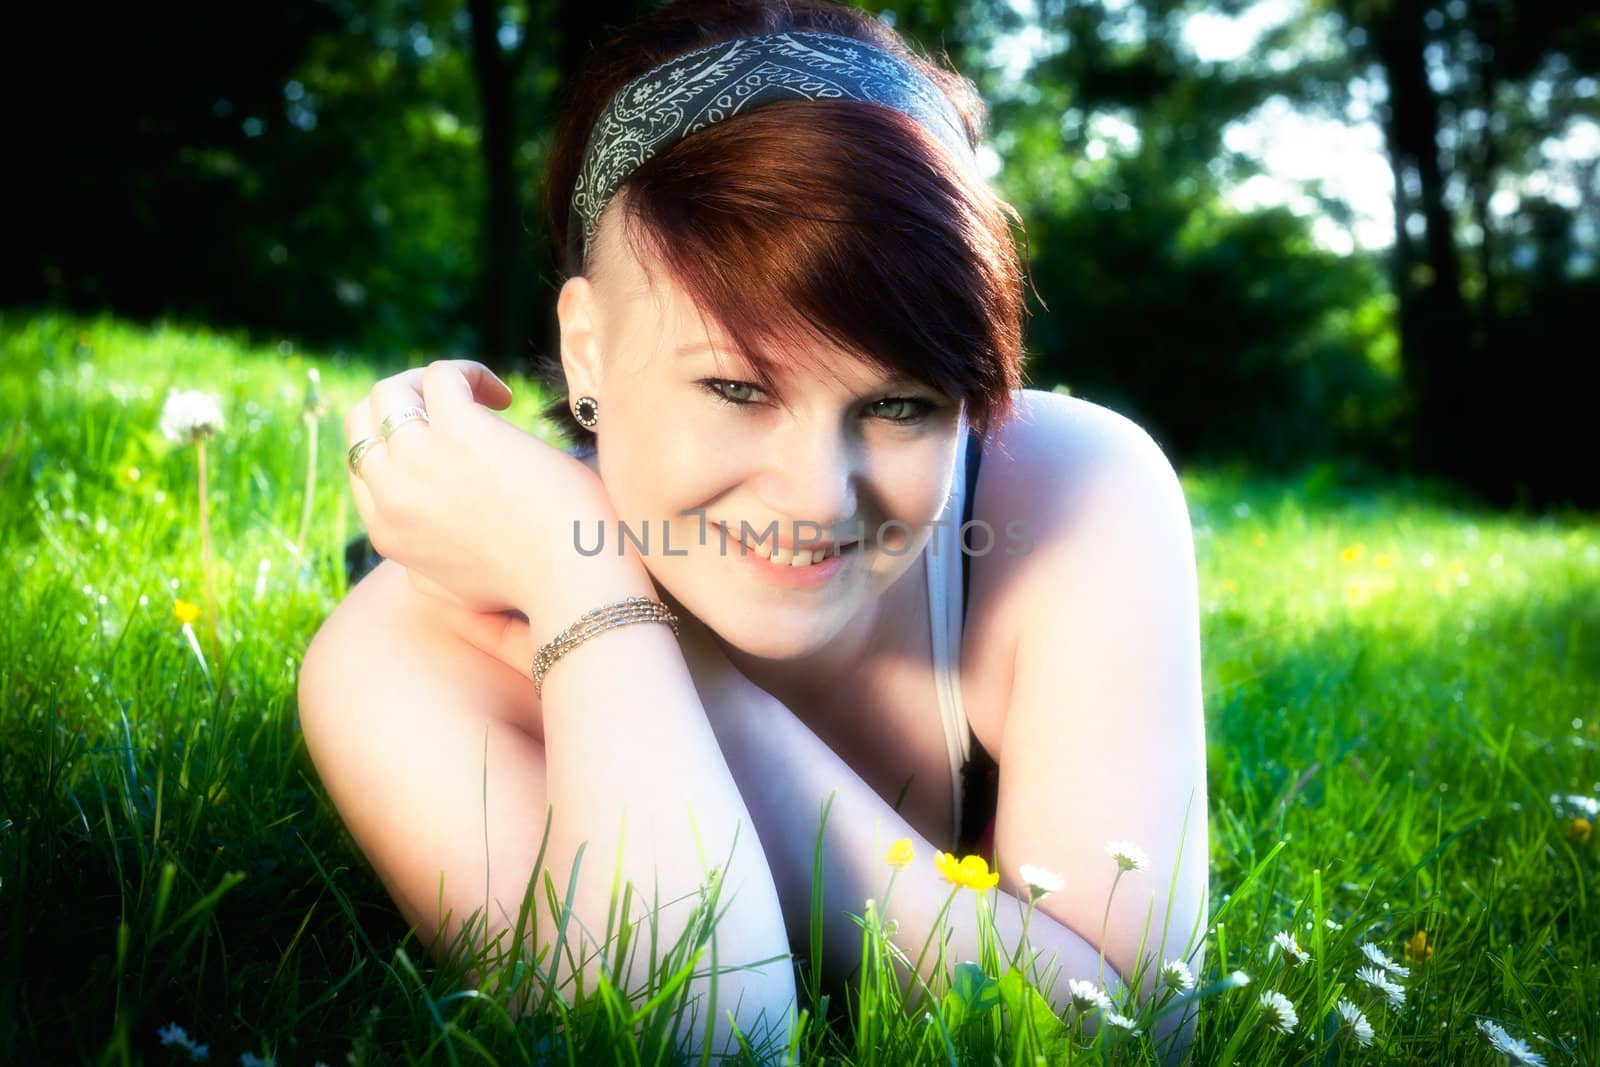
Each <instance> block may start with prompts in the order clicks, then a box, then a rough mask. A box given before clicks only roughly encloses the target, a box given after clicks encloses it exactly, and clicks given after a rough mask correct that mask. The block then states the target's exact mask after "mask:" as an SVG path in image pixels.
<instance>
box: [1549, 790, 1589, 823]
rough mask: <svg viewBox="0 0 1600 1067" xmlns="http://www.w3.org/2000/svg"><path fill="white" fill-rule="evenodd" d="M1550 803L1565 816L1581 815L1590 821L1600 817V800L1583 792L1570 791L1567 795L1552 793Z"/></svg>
mask: <svg viewBox="0 0 1600 1067" xmlns="http://www.w3.org/2000/svg"><path fill="white" fill-rule="evenodd" d="M1550 804H1551V806H1552V807H1554V808H1555V809H1556V812H1557V813H1558V814H1560V815H1561V816H1562V817H1564V818H1571V817H1572V816H1574V815H1581V816H1583V817H1584V818H1585V819H1588V820H1589V821H1590V822H1594V821H1595V819H1597V818H1600V800H1596V799H1595V798H1594V797H1586V796H1584V795H1583V794H1582V793H1568V794H1566V795H1565V796H1563V795H1561V794H1560V793H1551V794H1550Z"/></svg>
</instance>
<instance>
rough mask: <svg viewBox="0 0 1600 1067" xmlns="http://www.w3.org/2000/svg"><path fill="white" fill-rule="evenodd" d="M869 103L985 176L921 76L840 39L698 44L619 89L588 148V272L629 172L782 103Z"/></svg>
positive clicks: (573, 220)
mask: <svg viewBox="0 0 1600 1067" xmlns="http://www.w3.org/2000/svg"><path fill="white" fill-rule="evenodd" d="M794 99H803V100H838V99H849V100H863V101H866V102H869V103H874V104H883V105H886V106H888V107H892V108H894V109H896V110H897V111H902V112H904V113H905V114H907V115H909V116H911V117H912V118H913V119H916V120H917V121H918V122H919V123H921V124H922V125H923V126H924V127H926V128H927V130H928V131H929V132H930V133H932V134H933V135H934V136H935V137H937V138H938V139H939V140H940V141H942V142H943V143H944V145H945V146H946V147H947V148H949V150H950V152H951V153H952V155H953V157H954V158H955V159H957V160H959V161H962V162H963V163H965V164H966V165H967V166H969V167H971V168H972V169H973V170H974V172H976V170H977V161H976V157H975V155H974V153H973V151H972V146H971V144H970V143H968V141H967V134H966V127H965V125H964V124H963V123H962V120H961V117H960V115H959V114H957V112H956V110H955V108H954V106H953V105H952V104H951V103H950V100H949V98H948V97H946V96H945V95H944V93H943V92H941V91H940V90H939V88H938V87H937V86H935V85H934V84H933V83H932V82H931V81H929V80H928V78H927V77H926V76H925V75H923V74H922V73H921V72H920V71H918V70H916V69H914V68H913V67H911V66H910V65H909V64H907V63H906V62H905V61H904V60H901V59H900V58H899V57H897V56H894V55H891V54H890V53H888V52H886V51H884V50H883V49H881V48H879V47H878V46H877V45H873V44H869V43H867V42H865V41H861V40H858V39H857V38H854V37H843V36H840V35H838V34H832V33H813V32H809V31H789V32H784V33H769V34H762V35H760V36H756V37H741V38H739V39H738V40H734V41H723V42H720V43H718V44H714V45H708V46H707V47H705V48H698V49H696V50H694V51H693V52H687V53H685V54H683V55H681V56H677V57H675V58H673V59H670V60H668V61H667V62H665V63H662V64H660V65H658V66H655V67H652V68H651V69H650V70H647V71H645V72H644V73H643V74H641V75H639V76H638V77H636V78H634V79H633V80H632V81H630V82H628V84H626V85H624V86H623V87H622V88H621V89H619V90H618V91H617V94H616V95H615V96H613V97H612V98H611V102H610V103H609V104H608V105H606V109H605V110H604V111H602V112H601V113H600V117H599V119H597V120H596V122H595V125H594V129H593V130H592V131H591V132H590V134H589V141H588V144H587V145H586V146H585V148H584V154H583V165H582V166H581V167H580V168H579V170H578V180H577V183H576V184H575V185H574V186H573V192H572V206H571V213H570V215H569V221H568V225H567V241H568V257H569V261H571V262H572V263H574V264H576V265H577V266H578V267H579V268H581V266H582V264H583V263H585V262H586V261H587V260H588V258H589V246H590V245H591V244H592V243H593V240H594V232H595V229H596V227H598V225H599V222H600V213H601V211H603V210H604V209H605V206H606V203H607V202H608V201H609V200H610V199H611V197H612V196H613V195H614V194H615V193H616V191H617V189H618V188H619V187H620V186H621V185H622V183H623V181H624V180H625V179H626V178H627V176H628V175H629V174H630V173H631V172H632V171H633V170H634V169H635V168H637V167H638V166H640V165H641V164H642V163H644V162H645V161H646V160H647V159H649V158H651V157H652V156H654V155H655V154H656V153H658V152H660V151H661V150H662V149H664V148H666V147H667V146H668V145H670V144H672V143H673V142H674V141H677V140H678V139H679V138H682V137H687V136H688V135H689V134H691V133H694V132H695V131H696V130H700V129H704V128H705V127H706V126H709V125H711V124H712V123H713V122H720V121H722V120H723V119H726V118H731V117H733V116H734V115H737V114H740V113H741V112H744V111H748V110H750V109H751V108H756V107H760V106H761V105H763V104H771V103H777V102H778V101H781V100H794Z"/></svg>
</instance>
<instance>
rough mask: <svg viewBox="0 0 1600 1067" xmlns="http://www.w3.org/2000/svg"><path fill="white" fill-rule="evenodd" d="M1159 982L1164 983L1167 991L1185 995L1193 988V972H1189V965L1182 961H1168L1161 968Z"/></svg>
mask: <svg viewBox="0 0 1600 1067" xmlns="http://www.w3.org/2000/svg"><path fill="white" fill-rule="evenodd" d="M1161 981H1162V982H1164V983H1166V985H1167V987H1168V988H1169V989H1176V990H1178V992H1180V993H1187V992H1188V991H1189V990H1191V989H1193V988H1194V972H1193V971H1191V970H1189V965H1188V964H1187V963H1184V962H1183V961H1182V960H1168V961H1167V962H1166V963H1164V964H1162V966H1161Z"/></svg>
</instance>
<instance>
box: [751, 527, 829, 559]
mask: <svg viewBox="0 0 1600 1067" xmlns="http://www.w3.org/2000/svg"><path fill="white" fill-rule="evenodd" d="M730 533H731V531H730ZM735 543H739V544H743V545H744V546H745V547H744V549H743V551H746V552H753V553H754V554H756V555H758V556H760V557H761V558H762V559H766V560H770V561H771V562H773V563H776V564H778V565H780V566H785V567H809V566H811V565H812V564H813V563H821V562H822V561H823V560H826V559H832V558H833V557H834V556H837V555H838V554H839V547H838V546H837V545H830V546H828V547H827V548H812V549H804V550H801V551H797V552H791V551H790V550H788V549H786V548H784V547H782V546H781V545H776V544H774V543H773V542H772V541H771V540H770V539H769V540H764V541H758V542H755V543H753V544H752V543H750V542H739V541H737V539H735Z"/></svg>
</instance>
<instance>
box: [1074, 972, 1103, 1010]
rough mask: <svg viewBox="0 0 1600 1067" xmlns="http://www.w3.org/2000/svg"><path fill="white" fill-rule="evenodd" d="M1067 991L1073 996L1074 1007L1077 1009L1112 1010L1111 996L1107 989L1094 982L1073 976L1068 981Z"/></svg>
mask: <svg viewBox="0 0 1600 1067" xmlns="http://www.w3.org/2000/svg"><path fill="white" fill-rule="evenodd" d="M1067 992H1068V993H1069V994H1070V995H1071V997H1072V1007H1073V1008H1074V1009H1075V1010H1076V1011H1080V1012H1085V1011H1098V1012H1102V1013H1103V1012H1108V1011H1110V1010H1111V998H1110V997H1108V996H1106V994H1105V991H1104V990H1102V989H1101V988H1100V987H1099V986H1097V985H1095V984H1094V983H1093V982H1087V981H1084V980H1083V979H1082V978H1072V979H1069V980H1068V981H1067Z"/></svg>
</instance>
